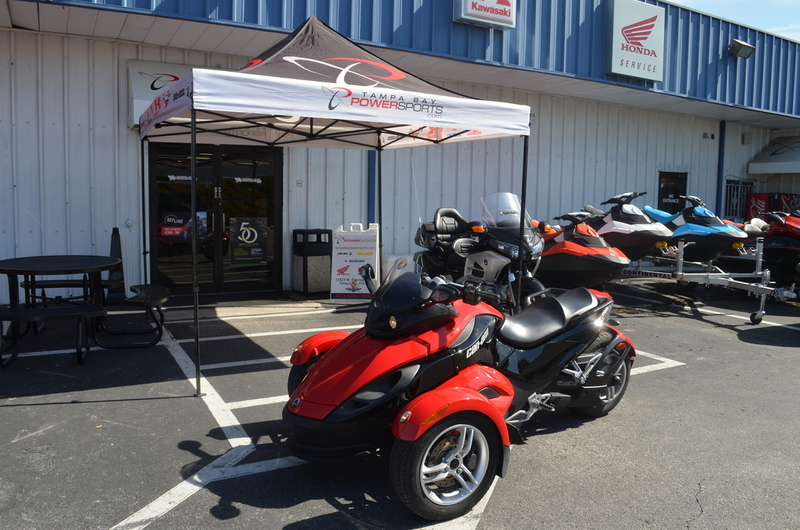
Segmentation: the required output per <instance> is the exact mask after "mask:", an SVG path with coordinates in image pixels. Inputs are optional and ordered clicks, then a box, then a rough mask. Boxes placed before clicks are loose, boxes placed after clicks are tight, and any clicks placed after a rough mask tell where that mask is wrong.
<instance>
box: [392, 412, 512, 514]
mask: <svg viewBox="0 0 800 530" xmlns="http://www.w3.org/2000/svg"><path fill="white" fill-rule="evenodd" d="M462 452H465V453H466V454H462ZM501 454H502V445H501V442H500V436H499V435H498V433H497V428H496V427H495V425H494V423H492V421H491V420H489V418H487V417H486V416H483V415H482V414H478V413H476V412H460V413H457V414H453V415H452V416H449V417H447V418H445V419H444V420H442V421H440V422H439V423H437V424H436V425H434V426H433V427H431V428H430V429H429V430H428V431H427V432H426V433H425V434H423V435H422V436H421V437H420V438H419V439H418V440H416V441H414V442H405V441H402V440H397V441H395V443H394V446H393V447H392V454H391V463H390V478H391V481H392V487H394V490H395V492H396V493H397V495H398V497H400V500H401V501H402V502H403V504H405V505H406V506H407V507H408V508H409V509H410V510H411V511H413V512H414V513H416V514H417V515H419V516H420V517H423V518H425V519H429V520H432V521H442V520H446V519H452V518H454V517H459V516H461V515H464V514H465V513H467V512H468V511H470V510H471V509H472V508H473V507H474V506H475V505H476V504H477V503H478V502H479V501H480V500H481V499H482V498H483V496H484V495H486V492H487V491H488V490H489V487H490V486H491V485H492V482H493V481H494V477H495V475H497V470H498V466H499V465H500V462H501V458H502V457H501ZM425 469H427V470H428V471H424V470H425Z"/></svg>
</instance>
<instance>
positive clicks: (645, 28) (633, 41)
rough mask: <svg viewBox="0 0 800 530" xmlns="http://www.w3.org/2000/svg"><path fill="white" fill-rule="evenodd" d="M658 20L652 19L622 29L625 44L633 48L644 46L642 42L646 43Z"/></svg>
mask: <svg viewBox="0 0 800 530" xmlns="http://www.w3.org/2000/svg"><path fill="white" fill-rule="evenodd" d="M657 18H658V16H655V17H651V18H648V19H647V20H642V21H641V22H637V23H635V24H631V25H629V26H625V27H624V28H622V37H623V38H624V39H625V42H627V43H628V44H630V45H631V46H642V42H644V41H646V40H647V37H649V36H650V34H651V33H652V32H653V28H654V27H655V25H656V19H657Z"/></svg>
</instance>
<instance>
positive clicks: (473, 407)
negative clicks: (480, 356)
mask: <svg viewBox="0 0 800 530" xmlns="http://www.w3.org/2000/svg"><path fill="white" fill-rule="evenodd" d="M487 387H488V388H491V389H492V390H494V391H495V392H496V393H497V394H498V397H495V398H492V399H489V398H487V397H486V396H484V395H483V394H481V393H480V392H479V390H481V389H483V388H487ZM513 398H514V387H513V386H512V385H511V383H510V382H509V381H508V379H506V378H505V376H504V375H502V374H501V373H500V372H498V371H497V370H495V369H494V368H491V367H489V366H482V365H477V364H476V365H472V366H470V367H468V368H466V369H464V370H463V371H461V372H460V373H459V374H458V375H457V376H455V377H453V378H452V379H449V380H447V381H445V382H444V383H443V384H442V385H441V386H439V387H437V388H435V389H433V390H431V391H429V392H426V393H424V394H422V395H420V396H417V397H416V398H414V399H413V400H412V401H411V402H410V403H408V404H407V405H406V406H405V407H403V409H402V410H401V411H400V412H399V413H398V414H397V416H395V420H394V421H393V422H392V434H393V435H394V436H395V438H397V439H398V440H404V441H407V442H413V441H414V440H417V439H419V437H420V436H422V435H423V434H425V432H426V431H427V430H428V429H430V428H431V427H433V426H434V425H435V424H436V423H438V421H439V420H441V419H442V418H446V417H448V416H451V415H453V414H455V413H457V412H463V411H473V412H478V413H480V414H483V415H484V416H487V417H488V418H489V419H490V420H492V421H493V422H494V424H495V426H496V427H497V432H498V433H499V434H500V439H501V440H502V442H503V445H505V446H510V445H511V439H510V438H509V435H508V426H507V425H506V422H505V413H506V411H507V410H508V408H509V407H510V406H511V400H512V399H513ZM403 418H405V420H403Z"/></svg>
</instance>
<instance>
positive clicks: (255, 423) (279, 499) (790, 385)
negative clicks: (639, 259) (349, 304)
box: [0, 281, 800, 530]
mask: <svg viewBox="0 0 800 530" xmlns="http://www.w3.org/2000/svg"><path fill="white" fill-rule="evenodd" d="M607 288H608V291H609V292H611V293H612V294H614V296H615V299H616V301H617V306H616V310H615V317H616V318H617V319H618V320H619V321H620V328H621V329H622V330H623V332H625V333H626V334H627V335H628V336H629V337H630V338H631V339H632V340H633V341H634V343H635V344H636V346H637V349H638V350H639V355H638V357H637V360H636V363H635V364H634V375H633V378H632V380H631V383H630V386H629V389H628V393H627V394H626V396H625V398H624V399H623V401H622V403H621V404H620V406H619V407H617V408H616V409H615V410H614V411H613V412H612V413H611V414H609V415H608V416H607V417H605V418H600V419H597V420H592V421H587V420H585V419H582V418H578V417H576V416H573V415H571V414H569V413H567V412H560V411H559V412H555V413H544V412H542V413H539V414H537V415H536V416H534V418H533V420H532V421H531V422H530V423H529V424H528V427H527V429H526V431H525V433H526V434H527V439H526V443H525V444H524V445H519V446H515V447H514V448H513V449H512V456H511V465H510V469H509V473H508V476H507V477H506V478H504V479H501V480H498V481H497V482H496V483H495V486H494V488H493V489H492V491H491V494H490V496H489V497H488V498H487V499H485V501H484V502H482V503H481V504H479V505H478V507H476V509H475V510H474V511H473V512H472V513H470V514H468V515H467V516H465V517H463V518H461V519H458V520H455V521H449V522H445V523H440V524H438V525H429V524H427V523H425V522H424V521H421V520H419V519H418V518H416V517H415V516H414V515H412V514H410V512H407V511H406V510H405V508H404V507H403V506H402V505H401V503H400V502H399V500H398V499H397V498H396V496H395V494H394V492H393V491H392V488H391V485H390V484H389V471H388V462H387V460H388V459H387V458H385V457H383V456H381V455H369V456H365V457H364V458H363V459H360V460H358V461H356V462H352V463H351V464H350V465H348V466H347V467H320V466H317V465H312V464H308V463H304V462H302V461H299V460H296V459H294V458H292V457H290V456H289V455H288V454H287V453H286V451H285V449H284V447H283V442H284V440H285V436H286V429H287V426H286V425H285V424H284V423H283V422H282V420H281V419H280V418H281V408H282V406H283V404H284V403H285V400H286V377H287V375H288V366H289V364H288V359H289V355H290V353H291V350H292V349H293V348H294V346H295V345H296V344H297V343H298V342H300V341H301V340H302V339H303V338H305V337H307V336H309V335H311V334H313V333H315V332H317V331H320V330H325V329H345V330H352V329H356V328H357V327H359V326H360V325H361V323H362V321H363V313H345V314H337V313H333V312H332V309H333V307H334V306H332V305H331V304H329V303H327V301H326V300H324V299H305V298H304V299H291V298H279V299H275V300H262V301H257V302H252V301H250V302H241V301H239V302H237V301H231V300H229V301H222V300H219V301H216V302H215V301H211V302H210V303H208V304H206V305H204V306H203V308H202V309H201V318H202V324H201V326H200V345H201V347H200V357H201V365H202V372H201V377H200V381H199V383H200V391H201V393H202V394H203V395H202V396H196V395H195V394H196V391H197V388H196V386H197V383H198V380H197V372H196V369H195V364H194V359H195V348H194V328H193V325H192V311H191V309H190V308H189V306H188V302H189V299H181V298H179V297H174V298H173V300H171V302H170V305H171V307H170V308H169V310H168V313H167V318H168V330H169V333H168V334H167V335H165V339H164V340H163V341H162V343H160V344H159V345H158V346H156V347H152V348H146V349H134V350H121V351H120V350H116V351H106V350H93V351H92V353H91V354H90V356H89V358H88V359H87V362H86V364H84V365H78V364H77V362H76V359H75V355H74V352H71V350H70V344H71V341H72V338H71V337H72V333H73V332H74V331H73V329H72V328H71V327H70V326H69V325H65V326H62V327H59V326H57V325H52V326H51V325H50V324H48V326H49V328H48V329H46V330H45V331H44V332H43V333H41V334H40V335H38V336H34V337H31V338H30V339H29V340H26V341H25V342H24V343H23V344H24V351H25V353H24V354H22V355H20V357H19V358H18V359H16V360H15V361H14V362H13V363H12V364H11V365H10V366H9V367H8V368H7V369H6V370H3V371H2V372H0V418H2V422H1V423H0V462H2V467H0V528H3V529H5V528H9V529H49V528H61V529H90V528H91V529H93V528H102V529H137V528H145V527H147V528H150V529H177V528H181V529H182V528H187V529H189V528H191V529H211V528H214V529H219V528H239V529H241V528H246V529H249V528H253V529H263V528H280V529H293V530H294V529H305V528H309V529H310V528H315V529H316V528H326V529H327V528H334V529H339V528H341V529H373V528H398V529H411V528H422V527H432V528H441V529H459V530H461V529H496V528H500V529H505V528H508V529H512V528H513V529H519V528H542V529H551V528H559V529H565V528H576V529H577V528H581V529H583V528H600V529H604V528H608V529H617V528H659V529H664V528H667V529H671V528H676V529H677V528H681V529H706V528H708V529H717V528H731V529H737V528H741V529H745V528H747V529H752V528H768V529H772V528H774V529H788V528H798V527H800V425H799V424H798V419H797V418H798V410H800V390H798V385H797V382H796V370H795V367H796V365H797V363H798V361H800V349H799V348H798V344H800V304H796V303H778V302H774V301H768V303H767V313H766V315H765V316H764V319H763V322H762V323H761V324H760V325H753V324H752V323H751V322H750V320H749V315H750V313H752V312H753V311H755V310H756V309H757V307H758V303H757V301H756V300H755V299H753V298H747V297H745V296H744V295H743V294H742V293H740V292H737V291H730V290H726V289H722V288H718V287H711V288H699V289H697V290H694V291H688V292H687V291H682V290H680V289H679V288H678V286H677V285H676V284H675V283H674V282H669V281H653V282H649V281H648V282H643V281H620V282H612V283H610V284H608V286H607ZM306 298H307V297H306ZM55 324H59V323H55ZM60 324H64V323H60Z"/></svg>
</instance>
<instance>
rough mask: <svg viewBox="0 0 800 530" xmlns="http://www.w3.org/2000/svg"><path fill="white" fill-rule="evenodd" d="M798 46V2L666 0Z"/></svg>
mask: <svg viewBox="0 0 800 530" xmlns="http://www.w3.org/2000/svg"><path fill="white" fill-rule="evenodd" d="M667 1H668V2H670V3H673V4H679V5H682V6H685V7H688V8H689V9H693V10H694V11H701V12H703V13H708V14H709V15H714V16H716V17H719V18H724V19H725V20H729V21H731V22H737V23H739V24H742V25H744V26H749V27H751V28H756V29H760V30H764V31H767V32H769V33H772V34H775V35H779V36H781V37H784V38H787V39H792V40H795V41H798V42H800V0H667Z"/></svg>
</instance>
